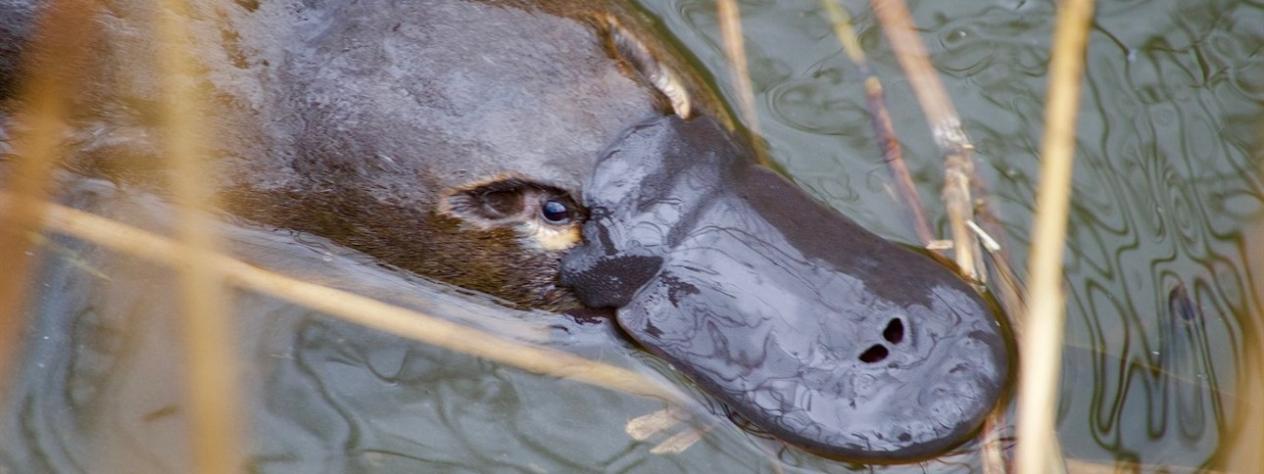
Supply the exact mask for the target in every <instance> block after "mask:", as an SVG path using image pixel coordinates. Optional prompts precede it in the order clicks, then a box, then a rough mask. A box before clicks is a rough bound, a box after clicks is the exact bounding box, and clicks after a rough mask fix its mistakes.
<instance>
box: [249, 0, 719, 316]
mask: <svg viewBox="0 0 1264 474" xmlns="http://www.w3.org/2000/svg"><path fill="white" fill-rule="evenodd" d="M620 3H621V2H611V4H610V5H605V4H604V2H560V1H559V2H508V3H503V4H502V3H501V2H473V1H418V2H391V3H387V2H340V1H331V2H325V3H324V4H323V5H321V6H319V7H310V8H309V9H308V10H307V11H304V12H303V14H302V15H301V23H302V26H301V27H299V28H296V30H295V31H294V33H293V36H294V37H293V38H287V39H285V40H283V41H281V42H279V43H278V44H275V45H271V47H270V48H269V47H258V48H257V49H258V50H260V51H264V52H272V53H271V54H273V55H274V57H272V58H268V59H269V62H270V63H271V64H274V65H278V66H277V67H276V69H277V70H276V72H275V73H273V74H275V75H276V77H278V78H281V79H283V81H284V83H283V84H284V85H283V86H281V88H280V90H279V92H280V94H279V97H278V100H277V101H276V102H275V104H277V105H279V107H275V109H276V110H277V112H275V116H273V117H271V120H269V123H270V127H271V129H270V130H269V132H270V133H272V134H273V135H274V136H275V137H277V138H276V139H275V140H274V142H275V143H277V145H276V146H275V151H274V152H272V153H270V154H269V155H270V156H271V157H273V158H271V161H269V162H268V164H267V165H266V166H260V165H259V163H258V162H257V158H255V157H245V158H243V161H249V163H245V164H243V165H241V166H232V168H239V169H249V170H251V171H250V173H249V174H246V175H243V176H241V177H240V178H236V179H233V180H232V181H235V182H237V183H242V184H244V185H242V186H240V187H239V188H238V189H237V190H234V191H231V192H229V193H228V195H229V205H230V206H231V209H232V211H233V212H234V213H235V214H240V215H244V216H246V217H250V218H253V219H255V220H258V221H261V222H266V223H269V224H273V225H279V226H283V227H289V228H295V229H300V230H304V231H308V232H312V233H315V234H319V235H323V236H326V237H330V238H332V239H334V240H336V241H338V242H340V243H343V244H345V245H348V246H350V247H353V248H355V249H358V250H361V251H363V252H366V253H368V254H371V255H373V256H376V257H378V258H380V259H381V260H383V261H384V262H387V263H389V264H392V265H395V266H398V267H401V268H404V269H407V270H410V271H414V272H417V273H419V274H422V275H426V276H429V277H432V278H435V279H438V280H442V281H445V282H448V283H452V284H454V285H457V286H461V287H465V288H469V289H474V290H479V291H482V292H485V293H488V294H491V295H494V296H498V297H501V298H503V299H505V300H508V301H509V302H512V303H514V304H516V305H519V306H530V307H537V308H545V309H554V310H563V309H568V308H573V307H577V306H579V303H578V302H577V301H576V300H575V299H574V297H573V296H572V293H571V291H570V290H569V289H567V288H563V287H560V286H559V285H558V284H557V282H558V273H557V272H558V261H559V259H560V258H561V256H562V255H563V253H564V252H565V251H566V250H568V249H570V248H572V247H574V246H575V245H578V244H579V243H580V242H581V238H580V234H579V231H578V229H579V227H578V226H579V225H580V224H581V223H582V221H583V219H584V217H585V213H584V210H583V208H582V206H580V205H579V200H580V195H579V193H580V190H581V189H582V187H583V182H584V180H586V179H587V178H588V176H589V174H590V173H591V170H592V168H593V166H594V165H595V162H596V159H597V157H598V155H599V154H600V152H601V150H602V149H604V148H605V147H606V146H607V145H608V144H609V143H610V142H611V141H613V140H614V139H615V138H616V137H618V136H619V134H620V133H622V131H623V130H624V129H626V128H627V127H628V126H629V125H631V124H634V123H636V122H638V121H640V120H643V119H646V118H648V117H654V116H662V115H688V114H690V113H691V109H692V108H693V107H695V102H696V101H697V100H696V99H692V98H693V97H699V96H701V97H705V94H696V93H693V92H691V91H690V90H691V89H693V88H694V86H692V85H690V84H686V83H684V82H682V81H681V80H680V79H679V78H678V77H677V76H676V75H675V74H674V73H673V72H671V71H672V70H671V69H669V68H668V67H667V65H666V64H664V63H663V62H660V61H658V60H656V59H654V55H652V54H651V50H652V49H653V48H655V47H657V46H654V45H652V44H647V43H645V42H642V41H641V40H640V39H638V38H639V36H637V33H636V32H634V31H633V30H632V29H631V28H630V27H627V26H625V25H623V24H621V23H620V22H619V20H617V18H619V17H620V16H625V14H622V13H619V14H617V15H616V13H618V12H619V11H621V10H620V9H628V8H630V7H627V6H623V5H620ZM601 5H605V6H604V7H601ZM595 7H600V8H595ZM264 8H268V6H267V5H266V4H265V6H264ZM630 14H631V13H629V15H630ZM296 21H299V20H296ZM265 46H269V45H265ZM268 110H272V109H268Z"/></svg>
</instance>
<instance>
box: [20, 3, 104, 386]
mask: <svg viewBox="0 0 1264 474" xmlns="http://www.w3.org/2000/svg"><path fill="white" fill-rule="evenodd" d="M91 11H92V4H91V2H88V1H86V0H59V1H52V2H49V3H48V4H46V5H45V6H44V8H43V14H42V17H41V18H40V19H39V21H37V22H36V24H35V32H34V37H33V38H32V40H31V43H30V45H28V46H27V47H26V51H27V55H26V57H25V59H26V64H25V66H26V68H27V69H28V74H27V76H26V77H25V78H24V81H23V83H22V85H21V90H20V91H19V94H18V97H19V98H20V100H18V101H16V103H17V104H18V105H19V110H18V112H17V113H15V114H14V120H13V122H15V123H21V125H22V127H23V130H21V131H20V132H19V133H15V134H14V137H13V142H12V147H13V153H14V155H16V157H17V158H15V159H14V162H13V163H12V165H11V168H10V169H9V176H8V177H7V178H8V180H7V183H6V185H5V189H7V190H8V192H10V193H11V194H12V196H13V198H12V199H10V200H9V201H8V202H7V205H6V203H0V262H3V264H4V272H0V396H3V393H4V390H3V387H4V385H5V384H3V383H2V381H4V380H7V376H8V375H9V372H10V370H11V368H12V367H11V366H12V365H14V362H13V361H14V360H15V358H16V357H15V355H16V354H17V353H18V351H19V350H20V349H21V338H20V335H21V334H22V329H23V327H24V326H25V321H24V315H25V311H24V310H23V307H24V304H25V303H24V301H25V290H26V288H27V285H28V284H29V282H28V281H27V274H28V273H30V272H29V270H30V267H31V260H32V257H31V254H30V252H29V249H30V245H31V237H32V236H34V235H36V233H37V231H38V229H39V227H40V221H41V220H42V218H43V211H44V206H43V202H44V200H45V198H46V196H47V195H48V192H49V190H48V183H49V178H50V177H51V175H52V172H53V169H54V164H55V163H56V161H57V156H58V150H59V148H60V146H59V145H60V142H61V138H62V135H63V131H64V121H65V118H66V115H67V114H68V112H69V103H70V99H69V98H70V97H71V95H72V91H73V90H74V89H75V85H76V84H77V81H76V80H77V79H78V75H77V74H75V73H74V72H75V71H74V68H75V66H77V65H79V64H80V63H81V62H82V58H83V57H84V53H85V52H86V51H88V50H89V47H88V42H89V38H90V37H91V36H92V35H93V34H94V32H95V31H96V30H95V28H94V24H93V23H92V22H90V21H87V19H86V16H87V15H89V14H90V12H91ZM35 57H39V58H40V60H38V61H36V60H33V59H34V58H35ZM49 58H56V59H55V60H49Z"/></svg>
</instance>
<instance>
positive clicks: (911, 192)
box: [821, 0, 935, 245]
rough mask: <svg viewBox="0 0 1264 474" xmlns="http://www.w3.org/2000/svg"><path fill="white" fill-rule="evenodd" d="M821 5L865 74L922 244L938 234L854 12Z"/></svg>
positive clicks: (828, 0)
mask: <svg viewBox="0 0 1264 474" xmlns="http://www.w3.org/2000/svg"><path fill="white" fill-rule="evenodd" d="M821 7H822V8H824V9H825V12H826V14H828V15H829V19H830V22H831V23H832V24H833V25H834V36H835V37H837V38H838V42H839V44H841V45H842V46H843V50H844V51H846V52H847V57H849V58H851V61H852V63H855V64H856V67H857V68H859V69H860V71H861V73H862V74H864V75H865V104H866V105H867V106H868V109H869V118H870V120H871V122H872V123H873V130H874V133H875V134H877V136H878V141H879V143H880V144H881V148H882V161H883V162H885V163H886V164H887V169H888V170H890V172H891V178H892V179H893V180H894V182H895V188H896V194H897V195H898V196H899V199H900V200H901V201H902V202H903V203H904V208H905V209H906V210H907V212H908V213H909V221H910V222H911V224H912V226H913V231H914V232H916V233H917V238H918V239H919V240H921V242H922V245H927V244H929V243H930V242H931V241H932V240H934V239H935V234H934V233H933V232H931V230H930V222H929V221H927V219H926V210H925V209H923V207H922V199H921V197H920V196H918V193H917V186H915V185H914V184H913V176H912V174H911V173H909V170H908V165H907V164H906V163H905V162H904V152H903V150H902V149H901V147H900V139H899V137H898V136H897V135H896V133H895V125H894V124H893V123H892V122H891V113H890V112H889V111H888V110H887V103H886V93H885V92H884V91H883V89H882V82H881V81H879V80H878V76H877V75H876V74H874V72H873V69H872V68H871V67H869V60H868V59H867V58H866V57H865V51H864V50H863V49H861V47H860V40H858V39H857V38H856V31H855V29H854V28H852V24H851V23H852V21H851V15H850V14H848V13H847V10H845V9H844V8H842V7H840V6H839V5H838V3H837V0H821Z"/></svg>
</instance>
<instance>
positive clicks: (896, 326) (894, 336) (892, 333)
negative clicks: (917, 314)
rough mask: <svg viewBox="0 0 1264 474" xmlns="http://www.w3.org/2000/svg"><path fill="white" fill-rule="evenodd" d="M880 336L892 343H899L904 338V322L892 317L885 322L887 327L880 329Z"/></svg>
mask: <svg viewBox="0 0 1264 474" xmlns="http://www.w3.org/2000/svg"><path fill="white" fill-rule="evenodd" d="M882 338H883V339H886V340H887V342H890V343H892V344H899V343H900V341H903V340H904V322H903V321H900V320H899V319H892V320H891V321H890V322H888V323H887V328H886V329H883V330H882Z"/></svg>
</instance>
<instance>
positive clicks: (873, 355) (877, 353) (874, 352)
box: [860, 344, 887, 364]
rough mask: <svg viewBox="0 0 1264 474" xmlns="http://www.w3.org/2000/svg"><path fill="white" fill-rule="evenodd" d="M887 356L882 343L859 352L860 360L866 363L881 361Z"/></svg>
mask: <svg viewBox="0 0 1264 474" xmlns="http://www.w3.org/2000/svg"><path fill="white" fill-rule="evenodd" d="M886 358H887V348H886V347H885V346H883V345H882V344H874V345H872V346H869V348H868V349H865V351H864V352H862V353H861V354H860V361H861V362H864V363H866V364H872V363H874V362H882V359H886Z"/></svg>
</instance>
